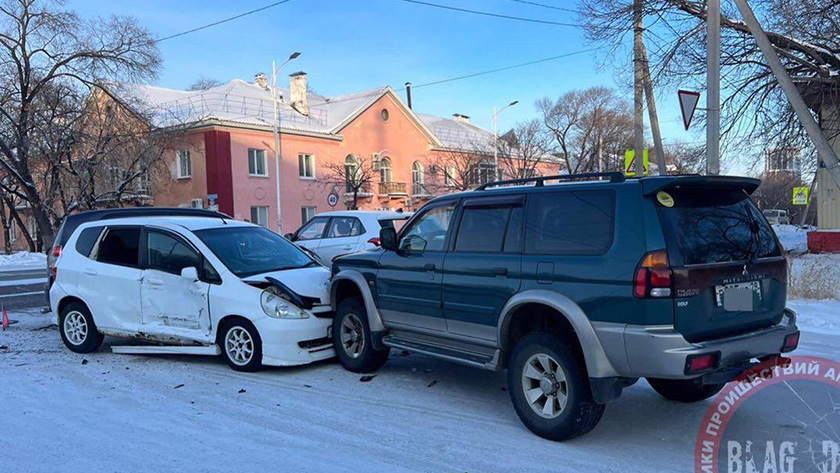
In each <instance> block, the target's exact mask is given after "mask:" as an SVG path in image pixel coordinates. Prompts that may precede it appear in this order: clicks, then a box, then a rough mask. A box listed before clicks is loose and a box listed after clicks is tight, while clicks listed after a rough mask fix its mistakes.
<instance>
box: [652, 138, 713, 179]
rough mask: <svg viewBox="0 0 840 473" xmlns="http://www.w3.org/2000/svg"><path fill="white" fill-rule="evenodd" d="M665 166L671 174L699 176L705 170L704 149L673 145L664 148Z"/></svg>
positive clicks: (680, 144)
mask: <svg viewBox="0 0 840 473" xmlns="http://www.w3.org/2000/svg"><path fill="white" fill-rule="evenodd" d="M665 164H666V165H667V166H668V172H669V173H671V174H700V173H701V172H703V170H704V169H706V147H705V145H696V144H691V143H679V142H678V143H673V144H671V145H670V146H667V147H666V148H665ZM653 165H655V163H653Z"/></svg>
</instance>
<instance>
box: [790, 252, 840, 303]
mask: <svg viewBox="0 0 840 473" xmlns="http://www.w3.org/2000/svg"><path fill="white" fill-rule="evenodd" d="M788 265H789V268H790V272H789V278H790V287H789V291H788V296H789V297H791V298H792V299H840V255H830V254H819V255H811V254H805V255H798V256H795V257H791V258H789V259H788Z"/></svg>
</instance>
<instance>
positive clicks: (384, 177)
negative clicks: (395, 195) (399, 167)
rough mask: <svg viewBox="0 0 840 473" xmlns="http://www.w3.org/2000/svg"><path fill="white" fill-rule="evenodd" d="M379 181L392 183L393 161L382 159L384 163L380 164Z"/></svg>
mask: <svg viewBox="0 0 840 473" xmlns="http://www.w3.org/2000/svg"><path fill="white" fill-rule="evenodd" d="M379 179H380V182H391V160H390V159H389V158H382V161H380V162H379ZM403 192H404V191H403Z"/></svg>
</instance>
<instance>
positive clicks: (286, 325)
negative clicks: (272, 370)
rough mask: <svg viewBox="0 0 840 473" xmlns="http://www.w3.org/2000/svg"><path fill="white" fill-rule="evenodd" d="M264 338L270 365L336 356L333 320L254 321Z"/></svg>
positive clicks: (265, 362)
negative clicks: (331, 328)
mask: <svg viewBox="0 0 840 473" xmlns="http://www.w3.org/2000/svg"><path fill="white" fill-rule="evenodd" d="M254 326H256V328H257V331H259V333H260V338H262V345H263V346H262V349H263V359H262V363H263V364H264V365H268V366H293V365H304V364H307V363H312V362H314V361H319V360H325V359H328V358H332V357H333V356H335V351H334V350H333V344H332V338H330V337H329V335H330V327H331V326H332V319H327V318H319V317H314V316H310V317H309V318H308V319H294V320H292V319H273V318H270V317H265V318H262V319H260V320H257V321H255V322H254Z"/></svg>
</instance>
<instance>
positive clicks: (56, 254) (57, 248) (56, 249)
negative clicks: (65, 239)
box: [52, 245, 61, 258]
mask: <svg viewBox="0 0 840 473" xmlns="http://www.w3.org/2000/svg"><path fill="white" fill-rule="evenodd" d="M52 255H53V258H58V257H59V256H61V245H55V246H54V247H53V254H52Z"/></svg>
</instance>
